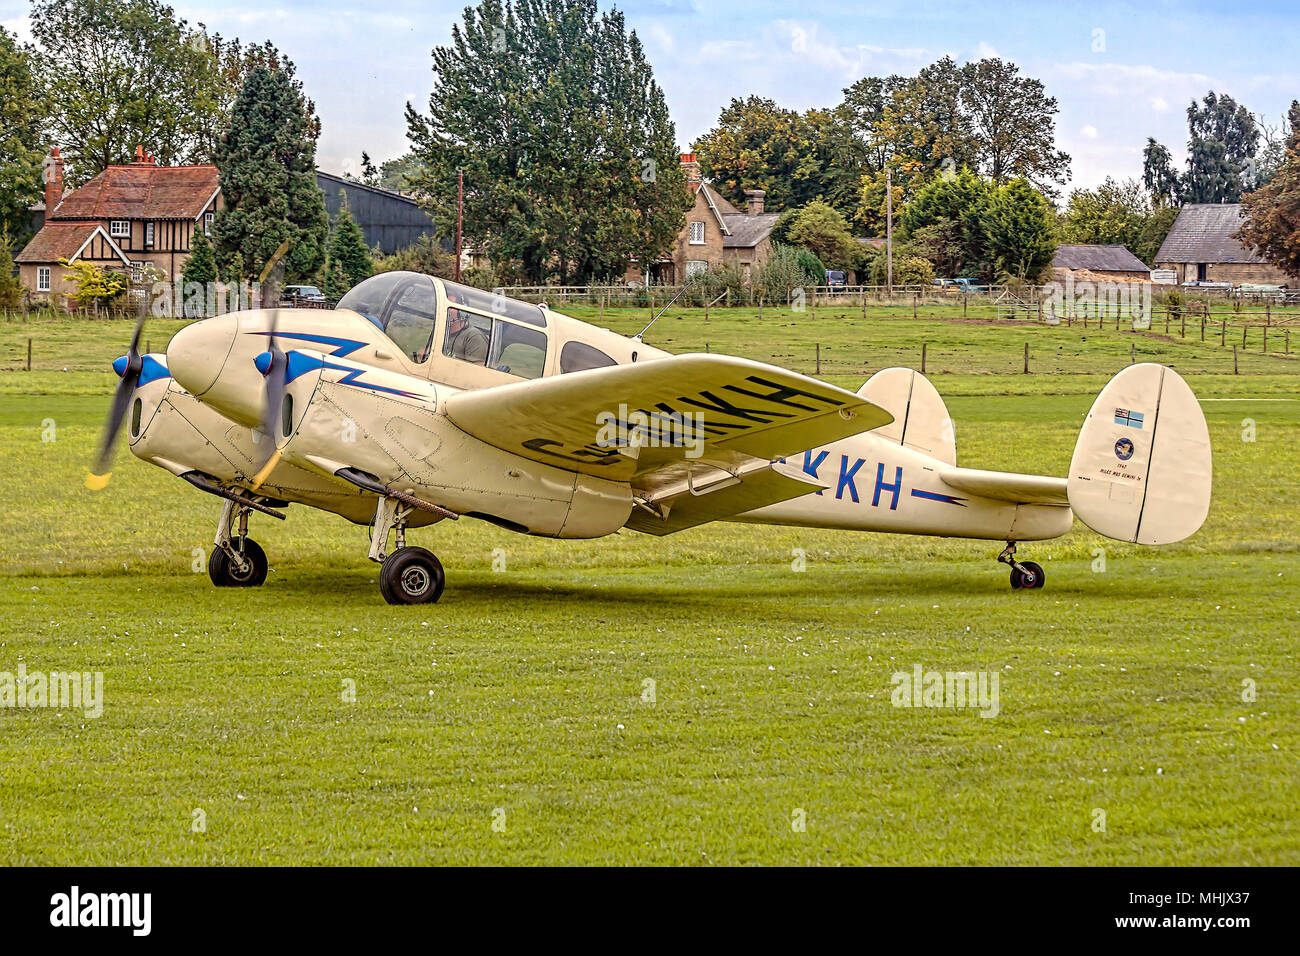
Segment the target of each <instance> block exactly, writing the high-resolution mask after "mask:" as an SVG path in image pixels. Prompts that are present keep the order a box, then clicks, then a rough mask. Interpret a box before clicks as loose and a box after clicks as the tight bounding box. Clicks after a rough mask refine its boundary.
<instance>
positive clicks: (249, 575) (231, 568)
mask: <svg viewBox="0 0 1300 956" xmlns="http://www.w3.org/2000/svg"><path fill="white" fill-rule="evenodd" d="M232 544H234V546H235V549H236V550H237V551H241V553H242V554H243V556H244V568H243V569H242V570H241V569H239V568H237V567H236V566H235V563H234V562H233V561H231V560H230V555H228V554H226V552H225V551H223V550H222V549H221V548H213V549H212V553H211V554H210V555H208V577H210V578H212V583H213V584H215V585H216V586H217V587H219V588H256V587H261V586H262V584H263V583H264V582H265V581H266V571H267V566H268V565H267V560H266V552H265V551H263V550H262V546H261V545H260V544H258V543H257V542H256V541H254V540H253V539H252V538H242V539H238V540H237V541H232Z"/></svg>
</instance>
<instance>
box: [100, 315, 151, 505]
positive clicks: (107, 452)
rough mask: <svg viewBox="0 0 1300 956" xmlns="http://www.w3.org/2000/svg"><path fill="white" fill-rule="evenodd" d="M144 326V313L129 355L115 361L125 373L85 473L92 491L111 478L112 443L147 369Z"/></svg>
mask: <svg viewBox="0 0 1300 956" xmlns="http://www.w3.org/2000/svg"><path fill="white" fill-rule="evenodd" d="M143 329H144V316H143V315H142V316H140V319H139V321H138V322H136V324H135V334H134V335H132V336H131V347H130V348H129V349H128V350H127V353H126V355H123V356H122V357H121V358H119V359H118V360H117V361H115V362H114V363H113V371H115V372H117V374H118V375H120V376H122V379H121V381H119V382H118V383H117V390H116V391H115V392H113V405H112V407H111V408H110V409H109V412H108V420H107V421H106V422H104V433H103V435H102V436H101V438H100V440H99V452H98V453H97V454H96V455H95V463H94V465H92V466H91V470H90V473H89V474H87V475H86V487H87V488H89V489H90V490H91V491H99V490H100V489H101V488H103V487H104V486H105V485H107V484H108V480H109V478H111V477H112V472H111V471H110V470H109V468H110V466H111V465H112V463H113V443H114V441H116V439H117V433H118V432H119V431H121V430H122V421H123V420H124V419H125V418H126V410H127V409H128V408H130V407H131V396H132V395H133V394H134V392H135V387H136V384H137V383H138V382H139V381H140V372H141V371H142V370H143V369H144V356H142V355H141V354H140V333H141V331H142V330H143Z"/></svg>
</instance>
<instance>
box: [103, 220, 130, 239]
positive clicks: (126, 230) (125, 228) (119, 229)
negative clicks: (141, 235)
mask: <svg viewBox="0 0 1300 956" xmlns="http://www.w3.org/2000/svg"><path fill="white" fill-rule="evenodd" d="M108 234H109V235H110V236H112V237H113V238H114V239H130V238H131V220H129V219H114V220H112V221H111V222H109V224H108Z"/></svg>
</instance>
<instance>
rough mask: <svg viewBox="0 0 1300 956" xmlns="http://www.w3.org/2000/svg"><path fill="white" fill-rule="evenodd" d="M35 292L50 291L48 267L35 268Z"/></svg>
mask: <svg viewBox="0 0 1300 956" xmlns="http://www.w3.org/2000/svg"><path fill="white" fill-rule="evenodd" d="M36 291H37V292H49V291H50V267H49V266H37V267H36Z"/></svg>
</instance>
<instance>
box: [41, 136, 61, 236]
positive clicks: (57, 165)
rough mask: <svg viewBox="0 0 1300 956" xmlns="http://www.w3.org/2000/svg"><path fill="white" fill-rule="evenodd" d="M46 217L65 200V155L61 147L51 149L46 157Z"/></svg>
mask: <svg viewBox="0 0 1300 956" xmlns="http://www.w3.org/2000/svg"><path fill="white" fill-rule="evenodd" d="M44 178H45V218H46V219H48V218H49V217H50V214H51V213H53V212H54V207H55V206H57V205H58V204H59V203H60V202H62V201H63V156H62V155H61V154H60V153H59V147H57V146H55V147H54V148H53V149H52V150H50V155H49V156H47V157H46V158H45V173H44Z"/></svg>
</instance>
